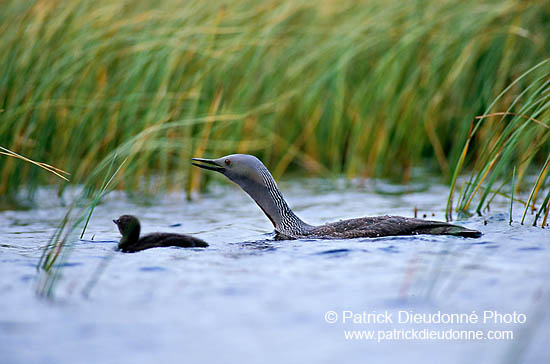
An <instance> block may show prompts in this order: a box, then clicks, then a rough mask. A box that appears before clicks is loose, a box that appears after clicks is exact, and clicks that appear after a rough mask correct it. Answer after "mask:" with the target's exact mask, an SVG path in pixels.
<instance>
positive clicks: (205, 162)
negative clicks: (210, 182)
mask: <svg viewBox="0 0 550 364" xmlns="http://www.w3.org/2000/svg"><path fill="white" fill-rule="evenodd" d="M191 160H192V161H195V162H200V163H192V164H193V165H194V166H196V167H199V168H204V169H209V170H211V171H216V172H223V171H224V170H225V168H224V167H222V166H220V165H219V164H218V162H216V161H215V160H214V159H203V158H191Z"/></svg>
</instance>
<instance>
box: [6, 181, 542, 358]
mask: <svg viewBox="0 0 550 364" xmlns="http://www.w3.org/2000/svg"><path fill="white" fill-rule="evenodd" d="M281 187H282V190H283V192H284V194H285V197H286V198H287V200H288V202H289V204H290V205H291V206H292V207H293V208H294V209H295V211H296V213H297V214H298V215H299V216H301V217H302V218H303V219H304V220H305V221H306V222H308V223H312V224H320V223H323V222H328V221H334V220H339V219H345V218H352V217H359V216H372V215H383V214H388V213H390V214H395V215H402V216H412V215H413V210H414V206H417V208H418V210H419V215H420V216H422V215H423V214H426V215H427V217H428V218H431V219H436V220H444V206H445V201H446V197H447V188H446V187H445V186H440V185H437V184H431V185H416V186H412V187H408V188H403V187H400V186H393V185H388V184H382V183H377V184H372V183H365V184H363V183H356V184H353V183H352V184H347V183H341V182H331V183H328V182H326V181H320V180H305V181H304V180H297V181H294V182H287V183H282V184H281ZM380 192H383V193H380ZM38 201H39V202H38V206H37V207H36V208H34V209H31V210H27V211H3V212H0V260H1V263H2V264H0V297H1V300H0V352H1V356H2V358H3V359H2V362H6V363H23V362H32V363H75V362H78V363H83V362H89V363H96V362H101V363H120V362H132V363H150V362H152V361H155V362H166V363H170V362H173V363H176V362H177V363H180V362H187V363H194V362H201V363H208V362H250V363H252V362H262V363H304V362H316V363H334V362H349V363H364V362H371V361H372V362H391V361H398V360H399V361H400V362H403V361H407V362H410V363H416V362H419V363H420V362H422V363H426V362H428V363H430V362H433V363H440V362H446V363H472V362H483V363H509V362H510V363H512V362H526V363H541V362H548V360H549V359H550V349H549V348H548V339H549V338H550V322H549V317H548V315H547V311H548V309H547V307H548V303H550V299H549V294H548V289H549V286H548V282H549V278H550V264H549V263H550V250H549V242H550V239H549V237H550V234H549V232H548V229H540V228H536V227H532V226H530V225H523V226H522V225H520V224H518V223H513V224H512V226H509V225H508V215H507V213H506V211H507V208H508V207H507V201H501V202H496V203H494V204H493V205H492V211H493V212H491V213H489V214H488V215H487V216H485V217H473V218H471V219H469V220H467V221H463V222H459V223H460V224H464V225H465V226H467V227H469V228H473V229H478V230H481V231H482V232H483V233H484V235H483V237H482V238H480V239H465V238H459V237H448V236H414V237H387V238H377V239H355V240H331V241H321V240H296V241H270V240H269V239H270V238H271V237H272V235H271V231H272V227H271V225H270V223H269V221H268V220H267V218H266V217H265V216H264V215H263V214H262V212H261V211H260V209H259V208H258V207H257V206H256V205H255V204H254V203H253V201H252V200H251V199H250V198H249V197H248V196H247V195H245V194H244V193H243V192H242V191H240V190H239V189H238V188H236V187H234V186H232V185H227V184H225V185H222V186H215V187H213V188H212V189H211V190H210V191H209V193H207V194H205V195H202V196H200V197H197V198H196V199H195V201H193V202H187V201H186V200H185V198H184V196H183V194H182V195H178V194H171V195H169V196H162V197H159V198H156V199H153V200H151V201H149V202H150V203H148V204H144V203H138V202H136V201H133V200H131V199H128V198H127V197H126V196H125V195H124V194H122V193H112V194H110V195H109V196H108V197H107V198H106V199H105V200H104V201H103V203H102V204H101V205H99V206H98V207H97V208H96V210H95V212H94V215H93V217H92V219H91V221H90V225H89V227H88V230H87V232H86V234H85V236H84V239H83V240H74V242H73V248H72V252H71V255H70V257H69V259H68V260H67V261H66V262H65V264H64V268H63V270H62V272H63V276H62V278H61V279H60V280H59V281H58V283H57V285H56V289H55V297H54V299H53V300H48V299H44V298H40V297H38V296H37V295H36V294H35V292H36V287H37V280H38V273H37V270H36V264H37V262H38V260H39V258H40V255H41V253H42V249H43V247H44V246H45V245H46V244H47V243H48V240H49V238H50V236H51V234H52V233H53V231H54V230H55V228H56V227H57V225H58V224H59V222H60V220H61V218H62V216H63V214H64V212H65V209H66V208H65V207H63V206H61V204H60V202H59V201H58V200H57V199H56V198H54V193H53V192H52V191H50V190H48V189H43V190H41V191H40V192H39V194H38ZM127 213H131V214H134V215H137V216H138V217H139V218H140V219H141V222H142V232H143V233H147V232H154V231H167V232H180V233H188V234H193V235H195V236H197V237H199V238H201V239H204V240H206V241H207V242H209V243H210V247H209V248H207V249H181V248H157V249H151V250H148V251H143V252H139V253H135V254H124V253H119V252H114V253H113V249H114V247H115V246H116V242H117V240H118V238H119V234H118V232H117V229H116V226H115V225H114V224H113V223H112V219H114V218H116V217H118V216H119V215H122V214H127ZM519 213H520V207H519V206H517V207H516V211H515V214H517V216H515V220H516V221H518V220H519ZM106 259H107V262H106V263H107V264H106V265H105V269H104V271H103V273H102V274H101V275H100V276H99V278H98V280H97V282H95V284H94V285H93V286H89V284H90V280H93V278H94V276H95V275H94V274H95V273H94V272H96V270H97V267H98V265H99V264H100V263H101V262H105V261H106ZM86 287H92V288H91V290H90V291H89V292H88V295H84V294H83V290H85V289H86ZM328 311H334V312H336V314H337V315H338V317H337V322H336V323H327V322H326V320H325V315H326V313H327V312H328ZM343 311H351V312H354V313H362V312H366V313H372V312H373V311H376V312H387V313H389V314H393V315H394V316H395V315H397V313H398V312H399V311H413V312H414V313H428V314H434V313H437V312H438V311H439V312H442V313H467V314H471V313H472V312H474V311H475V313H476V314H480V315H481V313H482V312H484V311H497V312H498V313H502V314H507V313H510V314H511V313H513V312H516V313H520V314H525V316H526V317H527V322H526V323H516V324H503V323H477V324H410V323H409V324H400V323H393V324H388V323H386V324H383V323H374V324H372V323H371V324H365V323H353V322H349V321H348V322H346V323H343V322H342V315H343V314H344V312H343ZM405 329H417V330H421V329H430V330H440V331H444V330H449V329H456V330H482V331H483V332H484V333H486V331H488V330H492V329H493V330H508V331H513V334H514V338H513V339H512V340H487V339H484V340H394V341H382V342H376V341H371V340H346V339H345V337H344V335H345V334H344V331H345V330H374V331H376V332H377V331H380V330H405Z"/></svg>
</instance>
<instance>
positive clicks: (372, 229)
mask: <svg viewBox="0 0 550 364" xmlns="http://www.w3.org/2000/svg"><path fill="white" fill-rule="evenodd" d="M192 160H193V161H194V163H193V165H194V166H197V167H200V168H204V169H208V170H211V171H216V172H220V173H221V174H223V175H224V176H226V177H227V178H229V179H230V180H231V181H233V182H235V183H236V184H238V185H239V186H240V187H241V188H242V189H243V190H244V191H245V192H246V193H248V194H249V195H250V197H252V199H254V201H256V203H257V204H258V206H259V207H260V209H262V211H263V212H264V213H265V214H266V215H267V217H268V218H269V220H270V221H271V222H272V223H273V226H274V227H275V233H276V239H300V238H316V239H351V238H363V237H367V238H374V237H380V236H395V235H418V234H431V235H455V236H462V237H468V238H478V237H480V236H481V232H479V231H477V230H471V229H467V228H464V227H462V226H457V225H452V224H448V223H446V222H440V221H430V220H421V219H412V218H407V217H401V216H376V217H361V218H357V219H350V220H342V221H337V222H333V223H328V224H325V225H319V226H314V225H309V224H307V223H305V222H304V221H302V220H301V219H300V218H299V217H298V216H296V214H295V213H294V212H293V211H292V210H291V209H290V207H289V206H288V204H287V203H286V201H285V200H284V198H283V195H282V193H281V191H280V190H279V188H278V187H277V184H276V183H275V180H274V179H273V176H272V175H271V173H269V171H268V169H267V168H266V167H265V166H264V164H263V163H262V162H261V161H260V160H259V159H258V158H256V157H254V156H252V155H248V154H231V155H228V156H225V157H221V158H218V159H203V158H192Z"/></svg>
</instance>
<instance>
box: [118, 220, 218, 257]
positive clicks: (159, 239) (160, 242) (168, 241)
mask: <svg viewBox="0 0 550 364" xmlns="http://www.w3.org/2000/svg"><path fill="white" fill-rule="evenodd" d="M113 222H114V223H115V224H116V225H117V226H118V231H120V233H121V234H122V238H121V239H120V242H119V243H118V249H119V250H121V251H123V252H125V253H134V252H137V251H140V250H145V249H149V248H159V247H167V246H179V247H181V248H205V247H207V246H208V244H207V243H206V242H204V241H202V240H201V239H197V238H194V237H192V236H188V235H182V234H173V233H153V234H148V235H145V236H143V237H141V238H140V237H139V232H140V230H141V226H140V224H139V220H138V219H137V217H135V216H132V215H122V216H121V217H119V218H118V219H116V220H113Z"/></svg>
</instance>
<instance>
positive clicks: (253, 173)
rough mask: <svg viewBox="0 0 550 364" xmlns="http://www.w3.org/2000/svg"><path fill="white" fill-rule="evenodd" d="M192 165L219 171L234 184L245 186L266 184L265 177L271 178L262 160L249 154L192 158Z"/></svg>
mask: <svg viewBox="0 0 550 364" xmlns="http://www.w3.org/2000/svg"><path fill="white" fill-rule="evenodd" d="M192 160H193V161H195V162H199V163H193V165H194V166H197V167H200V168H204V169H209V170H211V171H216V172H220V173H221V174H223V175H224V176H226V177H227V178H229V179H230V180H232V181H233V182H235V183H236V184H238V185H240V186H241V187H243V188H245V187H247V186H248V185H251V184H252V185H254V184H258V185H260V186H264V187H267V186H266V178H270V179H273V177H271V174H270V173H269V171H268V170H267V168H266V167H265V166H264V164H263V163H262V161H260V160H259V159H258V158H256V157H254V156H253V155H249V154H231V155H226V156H225V157H221V158H218V159H203V158H193V159H192Z"/></svg>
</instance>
